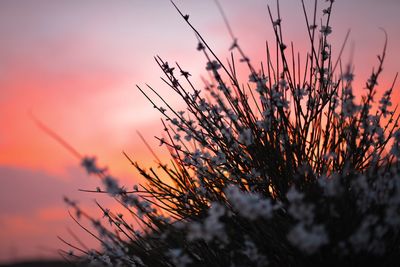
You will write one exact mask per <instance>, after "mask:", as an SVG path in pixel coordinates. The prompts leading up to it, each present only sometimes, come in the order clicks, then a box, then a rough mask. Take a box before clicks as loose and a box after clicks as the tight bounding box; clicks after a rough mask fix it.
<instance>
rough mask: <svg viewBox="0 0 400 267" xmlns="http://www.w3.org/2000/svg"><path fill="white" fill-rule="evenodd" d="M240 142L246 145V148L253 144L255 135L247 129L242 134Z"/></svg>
mask: <svg viewBox="0 0 400 267" xmlns="http://www.w3.org/2000/svg"><path fill="white" fill-rule="evenodd" d="M239 142H241V143H243V144H245V145H246V146H249V145H251V144H253V134H252V132H251V129H249V128H245V129H243V130H242V131H241V132H240V135H239Z"/></svg>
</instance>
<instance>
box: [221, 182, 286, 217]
mask: <svg viewBox="0 0 400 267" xmlns="http://www.w3.org/2000/svg"><path fill="white" fill-rule="evenodd" d="M224 192H225V194H226V197H227V199H228V201H229V203H230V204H231V205H232V207H233V208H234V209H235V210H236V211H237V212H238V213H239V214H240V215H241V216H243V217H245V218H248V219H250V220H255V219H257V218H259V217H262V218H266V219H270V218H272V216H273V211H274V210H276V209H277V208H279V205H274V204H272V202H271V200H270V199H266V198H263V197H262V196H260V195H258V194H256V193H250V192H243V191H241V190H240V189H239V188H238V187H236V186H233V185H232V186H229V187H227V188H226V189H225V190H224Z"/></svg>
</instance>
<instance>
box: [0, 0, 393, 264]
mask: <svg viewBox="0 0 400 267" xmlns="http://www.w3.org/2000/svg"><path fill="white" fill-rule="evenodd" d="M312 2H313V1H306V3H308V4H311V3H312ZM320 2H321V5H325V1H320ZM176 3H177V5H178V6H179V7H180V8H181V9H182V11H183V12H184V13H187V14H190V20H191V22H192V23H193V24H194V25H195V26H196V27H197V28H198V29H199V30H200V32H202V33H203V35H204V37H205V38H206V40H209V43H210V44H211V46H212V47H213V48H214V49H215V51H216V52H217V53H218V54H219V55H221V58H226V57H227V56H228V55H229V53H228V48H229V46H230V39H229V36H228V34H227V31H226V29H225V27H224V24H223V21H222V19H221V17H220V15H219V13H218V10H217V8H216V6H215V4H214V2H213V0H204V1H198V0H197V1H196V0H176ZM221 4H222V5H223V6H224V9H225V12H226V14H227V16H228V18H229V19H230V21H231V24H232V27H233V29H234V31H235V34H236V35H237V37H238V38H239V42H240V43H241V44H242V45H243V48H244V49H245V50H246V51H247V52H248V55H249V56H250V58H252V59H253V61H255V62H258V61H259V59H261V58H264V56H265V54H264V45H265V40H268V41H270V42H273V35H272V31H271V26H270V24H269V20H268V18H267V9H266V6H267V4H271V5H272V7H275V1H270V0H252V1H242V0H221ZM310 6H311V5H310ZM281 9H282V10H281V11H282V17H283V27H284V30H285V32H286V40H293V41H294V43H295V47H297V49H299V50H301V49H304V48H305V45H306V39H305V38H304V36H305V33H306V32H305V22H304V19H303V17H302V12H301V6H300V1H296V0H282V1H281ZM399 13H400V1H398V0H337V1H336V3H335V7H334V11H333V19H332V25H333V35H332V37H331V38H333V39H332V43H333V44H334V45H336V47H337V49H338V48H339V47H340V44H341V42H342V41H343V39H344V36H345V33H346V31H347V30H348V29H351V30H352V33H351V37H350V42H349V44H350V45H349V47H351V45H354V48H355V50H354V51H355V53H354V63H355V66H356V69H355V72H356V80H357V81H358V82H359V83H360V84H363V83H364V81H365V80H366V79H367V77H368V74H369V73H370V71H371V69H372V66H373V65H374V64H376V55H377V54H379V53H380V52H381V50H382V46H383V42H384V35H383V33H382V31H381V30H380V29H379V27H382V28H384V29H385V30H386V31H387V33H388V35H389V44H388V51H387V52H388V58H387V60H386V63H385V70H384V74H383V79H382V80H381V83H380V84H381V85H382V86H383V89H382V90H386V89H387V88H386V87H387V86H388V85H389V84H390V83H391V81H392V78H393V77H394V75H395V73H396V72H397V71H399V70H400V53H399V51H398V49H399V48H400V31H399V30H398V29H399V27H400V16H399V15H398V14H399ZM196 45H197V41H196V39H195V37H194V35H193V33H192V32H191V31H190V29H189V28H188V26H187V25H186V24H185V23H184V22H183V20H182V18H180V17H179V15H178V14H177V12H176V11H175V10H174V8H173V7H172V5H171V3H170V2H169V1H168V0H129V1H128V0H127V1H105V0H104V1H98V0H96V1H94V0H87V1H78V0H72V1H70V0H68V1H67V0H65V1H61V0H60V1H52V0H36V1H29V0H25V1H23V0H3V1H0V47H1V49H0V123H1V130H0V182H1V186H0V262H1V261H12V260H20V259H26V258H31V257H53V256H57V255H56V249H57V248H61V247H64V246H63V244H61V243H60V242H59V241H58V240H57V235H62V236H66V237H67V238H68V232H67V230H66V229H67V228H70V229H73V231H74V232H76V233H78V234H82V235H83V232H82V231H79V229H78V227H77V226H76V225H75V224H74V223H73V222H72V221H71V219H69V218H68V214H67V212H66V207H65V205H64V204H63V203H62V196H63V195H68V196H70V197H72V198H75V199H78V200H79V201H80V203H81V204H82V205H83V207H86V208H87V209H89V210H91V211H93V213H96V211H95V210H93V199H94V198H95V197H97V196H94V195H93V194H87V193H80V192H78V191H77V189H78V188H87V189H89V188H95V187H96V185H97V181H96V179H95V178H91V177H87V175H86V174H85V173H84V171H83V170H82V169H80V168H79V162H77V160H76V158H74V157H73V156H71V155H70V154H69V153H68V152H67V151H66V150H65V149H64V148H63V147H61V146H60V145H59V144H57V143H56V142H55V141H54V140H52V139H50V138H49V137H48V136H47V135H45V134H44V133H43V132H42V131H40V130H39V129H38V128H37V127H36V126H35V125H34V123H33V122H32V120H31V119H30V118H29V116H28V112H29V111H30V110H31V111H32V112H33V113H34V114H35V115H36V117H38V118H40V119H41V120H42V121H43V122H45V123H46V124H47V125H49V126H50V127H51V128H52V129H53V130H55V131H56V132H58V133H59V134H61V135H62V136H64V138H65V139H66V140H68V141H69V142H70V143H71V144H73V146H75V147H76V148H77V149H78V150H79V151H80V152H81V153H83V154H89V155H96V156H97V157H98V158H99V160H100V163H101V164H104V165H108V166H109V167H110V169H111V171H112V173H113V174H115V175H116V176H119V177H121V179H122V180H123V182H124V183H126V184H128V185H132V184H134V183H137V182H138V181H140V180H139V178H138V176H137V174H136V173H135V172H133V171H132V170H131V168H130V166H129V163H128V162H127V161H126V160H125V159H124V157H123V156H122V154H121V152H122V151H126V152H127V153H128V154H130V155H132V157H133V158H134V159H136V160H138V161H140V162H143V164H144V165H150V164H151V163H152V157H151V155H150V153H149V152H148V151H147V150H146V149H145V146H144V145H143V144H142V142H141V141H140V139H139V138H138V136H137V134H136V131H137V130H139V131H140V132H142V134H143V135H144V136H145V137H146V138H147V139H148V142H149V143H150V144H151V145H152V146H153V147H155V149H156V150H157V149H158V142H157V141H156V140H154V138H153V136H154V135H159V134H160V133H161V127H160V120H159V115H158V113H157V112H155V110H154V109H153V108H152V106H151V105H150V104H149V103H148V102H147V101H146V100H145V98H144V97H143V96H142V95H140V93H139V92H138V90H136V88H135V85H136V84H138V85H145V83H149V84H151V85H153V86H154V87H155V88H157V89H158V90H159V92H160V93H161V94H162V95H164V96H165V97H166V99H168V100H169V101H170V102H171V103H172V105H173V106H175V107H178V108H179V107H180V106H181V102H180V101H179V99H177V98H176V97H174V96H173V95H171V94H170V92H169V91H168V89H167V88H166V87H165V86H163V84H162V82H160V80H159V76H160V75H161V72H160V70H159V69H158V67H157V66H156V64H155V62H154V60H153V56H155V55H160V56H161V57H163V58H164V59H165V60H168V61H170V62H174V61H178V62H179V63H180V65H181V66H182V67H183V68H184V69H186V70H189V71H190V72H191V73H192V74H193V79H194V81H195V82H197V83H198V84H199V85H201V83H200V82H199V80H200V79H199V78H200V75H204V74H205V72H204V66H205V61H204V58H203V57H202V56H201V54H200V53H198V52H197V51H196V49H195V47H196ZM349 50H350V49H349V48H348V49H346V51H345V57H344V60H345V59H347V57H346V55H347V56H348V55H349ZM396 88H400V87H399V86H397V87H396ZM360 91H362V90H360ZM394 96H395V98H394V102H398V100H399V99H400V97H399V93H398V90H397V91H395V92H394ZM157 152H159V153H160V154H161V155H164V156H166V152H165V151H163V150H160V149H158V150H157ZM100 200H101V201H102V203H104V204H105V205H111V206H112V205H115V204H114V203H113V202H111V201H109V200H108V201H107V200H106V199H100ZM82 239H84V240H85V241H86V242H88V243H89V244H95V243H94V242H92V241H89V238H87V237H85V236H83V237H82Z"/></svg>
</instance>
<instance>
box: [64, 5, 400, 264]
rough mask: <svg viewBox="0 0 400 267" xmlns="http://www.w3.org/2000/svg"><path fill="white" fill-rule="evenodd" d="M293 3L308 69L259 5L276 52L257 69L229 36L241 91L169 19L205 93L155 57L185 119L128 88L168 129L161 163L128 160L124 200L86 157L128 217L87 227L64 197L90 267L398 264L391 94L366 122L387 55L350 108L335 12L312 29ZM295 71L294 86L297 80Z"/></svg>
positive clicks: (328, 9) (396, 143)
mask: <svg viewBox="0 0 400 267" xmlns="http://www.w3.org/2000/svg"><path fill="white" fill-rule="evenodd" d="M302 3H303V7H304V12H305V17H306V22H307V24H308V27H307V30H308V36H307V40H308V41H309V42H310V44H311V50H310V51H308V52H307V58H308V59H307V63H306V65H305V66H303V65H301V62H300V61H297V60H296V59H295V58H291V57H290V55H289V54H288V52H287V45H286V44H285V43H284V42H283V37H282V27H283V24H284V21H283V20H282V18H281V17H280V10H279V5H278V10H277V11H278V12H277V14H278V15H277V17H274V16H273V15H272V12H271V10H270V9H269V8H268V10H269V14H270V19H271V23H272V26H273V29H274V33H275V41H276V48H277V51H275V52H276V53H272V52H271V51H270V48H269V46H267V57H266V58H267V62H266V63H265V64H264V65H263V64H262V65H261V69H256V68H255V67H254V66H253V64H252V62H251V60H250V59H249V58H248V57H247V56H246V54H245V53H244V52H243V50H242V48H241V46H240V45H239V43H238V41H237V39H236V38H233V44H232V46H231V51H232V52H235V53H237V54H236V55H239V56H240V60H239V64H245V65H246V66H247V67H248V70H249V75H248V80H247V81H245V82H246V83H247V87H246V86H242V82H241V81H240V78H239V77H238V75H237V73H236V71H235V69H234V67H233V66H235V62H234V61H235V60H234V57H233V56H232V59H231V61H228V63H227V64H224V63H223V62H222V61H221V60H220V59H219V58H218V56H217V55H216V54H215V53H214V52H213V51H212V50H211V49H210V48H209V45H208V43H207V42H206V40H204V38H203V37H202V35H200V34H199V33H198V31H197V30H196V29H195V28H194V26H193V25H192V23H191V20H190V19H189V16H188V15H185V14H183V13H182V12H181V11H180V10H179V9H178V8H177V11H178V12H179V13H180V14H181V15H182V17H183V18H184V21H185V23H187V24H188V25H189V26H190V27H191V28H192V29H193V30H195V33H196V34H197V37H198V40H199V44H198V46H197V50H198V51H199V52H201V53H203V54H204V56H205V58H206V67H205V70H206V71H207V72H209V74H210V77H211V78H210V80H209V81H205V88H204V90H203V91H202V90H200V89H198V87H197V86H195V85H194V83H192V81H191V75H190V74H189V72H188V71H186V70H184V69H182V67H181V66H180V65H179V64H176V66H173V65H172V64H170V63H168V62H167V61H165V60H163V59H162V58H160V57H156V62H157V64H158V65H159V67H160V68H161V71H162V72H163V74H164V77H163V78H162V79H163V81H164V82H165V84H166V85H167V86H168V87H169V88H170V89H171V91H172V92H174V93H176V94H177V95H178V96H179V97H181V98H182V100H183V101H184V102H185V104H186V108H185V110H182V111H178V110H175V109H174V108H173V107H171V105H169V104H168V103H167V102H166V100H165V99H164V98H163V96H162V95H161V94H160V93H159V92H158V91H157V90H155V89H153V88H152V87H151V86H147V88H146V89H144V88H142V87H140V86H138V89H139V90H140V91H141V92H142V93H143V94H144V96H145V97H146V98H147V99H148V100H149V101H150V103H151V104H152V105H153V107H154V108H155V109H157V110H158V111H159V112H160V114H161V116H162V118H163V120H162V123H163V126H164V131H165V132H164V134H163V137H162V138H158V140H159V141H160V145H161V146H162V147H166V148H167V149H168V150H169V152H170V154H171V161H170V164H164V163H162V162H161V161H160V160H159V159H158V158H157V163H158V165H157V168H150V169H145V168H143V167H142V166H141V165H140V164H139V163H138V162H134V161H132V160H131V159H130V158H129V156H128V155H126V154H125V156H126V158H127V159H128V160H129V161H130V162H131V163H132V165H133V167H134V168H135V169H136V170H137V171H138V172H139V174H140V175H141V176H143V177H144V178H145V179H146V184H142V185H139V186H137V185H135V186H134V187H133V190H128V189H127V188H128V187H125V186H121V185H120V184H119V182H118V180H117V179H116V178H114V177H113V176H111V175H110V174H109V173H108V170H107V169H106V168H100V167H98V166H97V164H96V161H95V158H91V157H85V158H84V159H83V160H82V166H83V167H84V168H85V169H86V170H87V172H88V173H89V174H93V175H97V176H99V177H100V179H101V181H102V187H103V188H100V187H99V188H97V189H96V190H94V192H97V193H106V194H108V195H109V196H110V197H112V198H114V199H116V200H117V201H118V202H119V203H120V204H121V205H122V206H123V208H124V209H126V211H128V214H130V216H131V217H130V218H128V217H127V216H123V215H122V214H118V213H113V212H112V211H110V210H109V209H107V208H105V207H102V206H101V205H100V204H99V208H100V209H101V211H102V214H103V219H101V220H97V219H93V218H92V217H90V216H89V215H87V214H86V213H85V212H84V211H82V210H80V209H79V207H78V205H77V204H76V203H75V202H73V201H71V200H69V199H66V202H67V204H68V205H69V206H70V207H71V209H74V210H75V212H76V213H75V214H76V216H75V217H76V221H77V222H78V221H79V220H81V219H82V218H85V219H87V220H89V221H90V222H91V223H92V225H93V227H94V229H95V231H96V232H97V235H96V234H93V236H95V238H97V239H98V240H99V242H100V243H101V245H102V247H103V249H102V250H101V251H94V250H90V251H85V250H83V249H82V250H80V249H78V250H79V251H80V252H82V253H83V254H85V255H86V257H85V258H86V259H87V260H88V261H90V262H94V263H101V264H103V265H105V266H118V265H119V266H314V265H315V266H323V265H324V263H326V262H329V263H330V264H331V265H335V266H339V265H343V264H348V263H351V264H353V265H354V266H357V265H360V264H363V263H366V262H368V263H371V264H380V265H383V264H386V265H387V266H393V264H394V263H396V262H397V263H398V262H399V260H400V256H399V255H400V251H399V250H400V231H399V230H400V161H399V158H400V130H399V129H398V120H399V116H398V115H396V112H395V109H393V107H392V102H391V94H392V90H393V86H394V84H393V85H392V87H391V88H389V89H388V90H386V91H385V92H384V94H383V96H382V98H381V100H380V101H379V103H378V106H377V109H376V111H373V107H374V105H375V95H376V92H377V86H378V82H377V81H378V79H379V77H380V74H381V72H382V69H383V68H382V65H383V61H384V58H385V54H386V44H385V49H384V50H383V52H382V54H381V55H380V56H379V57H378V59H379V61H378V66H377V68H375V69H374V71H373V73H372V74H371V76H370V77H369V79H368V81H367V83H366V93H365V95H364V96H363V97H362V98H361V99H358V98H357V95H356V94H355V92H356V91H357V90H354V88H353V86H354V84H353V80H354V74H353V73H352V69H353V68H352V67H351V66H350V65H349V66H348V67H347V69H346V71H344V72H342V70H341V68H337V64H339V63H335V62H341V60H340V58H339V59H337V60H335V59H334V58H333V57H332V53H331V52H332V45H331V43H330V41H329V37H330V36H331V33H332V26H331V25H330V24H329V22H330V16H331V13H332V12H333V3H334V1H333V0H332V1H326V3H325V5H326V6H325V7H324V9H323V10H322V13H321V19H320V20H317V19H316V17H317V16H316V15H317V14H316V13H315V14H313V16H311V17H314V20H313V21H309V20H308V16H307V9H306V7H305V5H304V2H303V1H302ZM314 12H317V11H314ZM318 21H320V24H321V25H317V23H318ZM292 51H293V46H292ZM292 53H293V52H292ZM273 54H276V55H277V58H273V56H272V55H273ZM289 59H290V60H292V62H290V63H289ZM275 62H277V63H275ZM274 64H276V65H275V66H274ZM292 65H293V68H292ZM264 66H267V67H264ZM289 66H290V67H289ZM301 68H303V69H304V70H303V75H300V71H296V70H297V69H301ZM292 69H293V70H292ZM78 214H79V216H78ZM75 217H74V218H75ZM104 220H105V221H106V222H103V221H104ZM138 227H140V228H139V229H142V230H141V231H138V230H137V229H138ZM85 229H86V228H85ZM74 248H77V247H76V246H74ZM383 259H384V260H383Z"/></svg>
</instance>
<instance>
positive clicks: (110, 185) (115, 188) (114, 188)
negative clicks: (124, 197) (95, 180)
mask: <svg viewBox="0 0 400 267" xmlns="http://www.w3.org/2000/svg"><path fill="white" fill-rule="evenodd" d="M103 184H104V185H105V187H106V191H107V193H109V194H110V195H111V196H116V195H118V194H120V193H121V192H122V189H121V188H120V187H119V185H118V181H117V180H116V179H115V178H114V177H112V176H110V175H107V176H106V177H104V179H103Z"/></svg>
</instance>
